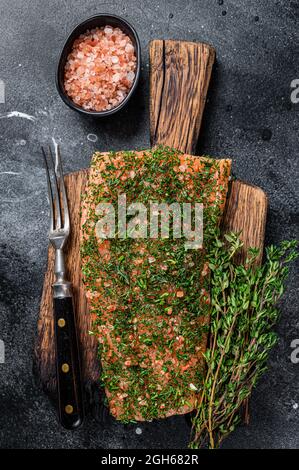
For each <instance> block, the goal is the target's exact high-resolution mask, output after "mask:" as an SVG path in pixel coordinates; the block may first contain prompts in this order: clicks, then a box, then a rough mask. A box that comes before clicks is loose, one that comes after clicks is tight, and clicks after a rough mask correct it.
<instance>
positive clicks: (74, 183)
mask: <svg viewBox="0 0 299 470" xmlns="http://www.w3.org/2000/svg"><path fill="white" fill-rule="evenodd" d="M214 60H215V51H214V49H213V48H212V47H211V46H209V45H207V44H201V43H190V42H181V41H170V40H167V41H163V40H154V41H152V42H151V43H150V67H151V69H150V136H151V143H152V145H156V144H158V143H162V144H165V145H169V146H172V147H175V148H178V149H180V150H181V151H183V152H185V153H189V154H193V153H194V151H195V148H196V144H197V140H198V135H199V130H200V125H201V121H202V115H203V110H204V106H205V101H206V95H207V91H208V86H209V82H210V77H211V71H212V67H213V63H214ZM235 170H236V169H235ZM88 172H89V170H88V169H86V170H82V171H79V172H77V173H72V174H69V175H67V176H66V177H65V181H66V188H67V194H68V200H69V209H70V217H71V226H72V234H71V237H70V240H69V244H68V255H67V261H66V264H67V271H68V275H69V278H70V280H71V281H72V283H73V286H74V303H75V312H76V316H77V325H78V334H79V342H80V349H81V355H82V375H83V381H84V387H85V394H86V401H87V404H90V405H91V406H92V408H93V410H94V413H95V415H96V416H97V414H98V412H99V410H100V408H101V407H99V406H98V405H99V397H100V394H99V387H98V379H99V374H100V363H99V358H98V354H97V341H96V339H95V337H93V336H91V335H89V333H88V332H89V330H90V329H91V323H90V317H89V312H88V306H87V303H86V299H85V294H84V288H83V285H82V279H81V268H80V255H79V235H80V201H81V194H82V193H83V192H84V189H85V185H86V182H87V179H88ZM266 213H267V197H266V195H265V193H264V192H263V191H262V190H261V189H260V188H258V187H255V186H251V185H248V184H246V183H244V182H242V181H233V182H232V183H231V188H230V194H229V197H228V201H227V206H226V212H225V215H224V220H223V230H224V231H230V230H233V231H236V232H239V231H242V239H243V241H244V249H243V253H242V255H241V256H242V257H243V258H244V256H245V253H246V249H247V248H248V247H249V246H254V247H258V248H260V249H261V250H262V249H263V245H264V234H265V225H266ZM260 260H261V258H260V259H259V260H258V261H260ZM53 266H54V252H53V249H52V248H51V247H50V248H49V252H48V265H47V271H46V275H45V279H44V287H43V293H42V300H41V306H40V314H39V320H38V335H37V341H36V347H35V366H36V367H35V369H36V372H37V374H38V377H39V378H40V380H41V383H42V386H43V388H44V390H45V391H46V392H47V393H48V394H49V395H50V396H51V397H53V398H55V395H56V378H55V374H56V372H55V356H54V354H55V348H54V326H53V316H52V293H51V285H52V283H53V281H54V273H53Z"/></svg>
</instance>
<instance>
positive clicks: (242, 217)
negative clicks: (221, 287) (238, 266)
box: [222, 181, 268, 264]
mask: <svg viewBox="0 0 299 470" xmlns="http://www.w3.org/2000/svg"><path fill="white" fill-rule="evenodd" d="M267 209H268V198H267V196H266V194H265V193H264V191H263V190H262V189H260V188H258V187H257V186H252V185H250V184H247V183H244V182H243V181H233V182H232V183H231V188H230V194H229V197H228V200H227V204H226V210H225V214H224V218H223V225H222V229H223V231H224V232H230V231H233V232H241V239H242V241H243V243H244V246H243V248H242V250H241V252H240V254H239V256H238V261H240V262H241V261H245V259H246V255H247V251H248V248H250V247H254V248H259V249H260V255H259V257H258V258H257V259H256V263H257V264H260V263H261V261H262V256H263V248H264V239H265V230H266V219H267Z"/></svg>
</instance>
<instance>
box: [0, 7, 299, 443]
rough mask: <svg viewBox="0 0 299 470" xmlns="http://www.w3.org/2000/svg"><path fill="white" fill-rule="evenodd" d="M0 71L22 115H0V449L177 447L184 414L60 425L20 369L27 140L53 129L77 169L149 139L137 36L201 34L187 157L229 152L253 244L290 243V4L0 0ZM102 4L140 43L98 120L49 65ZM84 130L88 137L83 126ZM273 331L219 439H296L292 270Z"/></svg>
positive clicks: (24, 326) (293, 46)
mask: <svg viewBox="0 0 299 470" xmlns="http://www.w3.org/2000/svg"><path fill="white" fill-rule="evenodd" d="M0 11H1V15H0V31H1V46H0V50H1V62H0V79H2V80H3V81H4V82H5V85H6V103H5V104H0V117H1V115H2V114H3V113H5V112H9V111H20V112H25V113H28V114H30V115H33V116H35V117H36V121H35V122H31V121H28V120H24V119H20V118H10V119H0V136H1V145H0V204H1V209H0V213H1V230H0V244H1V248H0V258H1V259H0V271H1V278H0V339H2V340H4V342H5V346H6V363H5V364H0V447H2V448H9V447H10V448H19V447H22V448H24V447H25V448H74V447H80V448H89V447H97V448H98V447H102V448H134V447H141V448H184V447H186V446H187V442H188V432H189V430H188V426H187V423H186V421H185V419H184V418H179V417H175V418H171V419H168V420H165V421H163V422H159V423H148V424H142V425H140V426H138V427H140V428H141V429H142V434H141V435H137V434H136V432H135V431H136V427H137V426H136V425H130V426H123V425H121V424H117V423H115V422H109V423H107V424H106V425H105V426H101V425H100V424H99V423H96V422H95V421H94V420H93V418H92V417H88V419H87V420H86V424H85V426H84V427H83V428H81V429H80V430H78V431H77V432H75V433H73V434H72V433H69V432H67V431H64V430H63V429H61V428H60V427H59V425H58V424H57V421H56V416H55V409H54V408H53V406H52V405H51V404H50V403H49V401H48V399H47V397H46V396H45V395H44V394H43V393H42V392H41V390H40V389H39V387H38V386H37V385H36V383H35V379H34V377H33V374H32V361H33V343H34V338H35V335H36V322H37V316H38V308H39V302H40V294H41V288H42V282H43V274H44V271H45V264H46V249H47V241H46V234H47V229H48V205H47V199H46V186H45V174H44V170H43V167H42V160H41V155H40V146H41V144H43V143H46V142H49V141H50V138H51V137H52V136H54V137H55V138H56V140H57V141H59V142H60V143H61V145H62V152H63V159H64V167H65V170H66V171H68V172H69V171H74V170H78V169H80V168H84V167H87V166H88V165H89V161H90V156H91V154H92V153H93V151H94V150H95V149H100V150H112V149H115V150H117V149H133V148H144V147H147V146H149V130H148V129H149V122H148V48H147V45H148V41H149V40H150V39H152V38H175V39H188V40H195V41H204V42H209V43H210V44H212V45H213V46H215V48H216V51H217V64H216V66H215V68H214V73H213V80H212V84H211V88H210V94H209V97H210V98H209V102H208V104H207V108H206V112H205V115H204V126H203V129H202V132H201V136H200V139H199V144H198V153H200V154H202V153H205V154H209V155H212V156H215V157H224V156H228V157H231V158H232V159H233V168H234V173H235V174H236V175H237V176H238V177H239V178H242V179H244V180H246V181H248V182H250V183H253V184H256V185H258V186H261V187H262V188H263V189H264V190H265V191H266V192H267V193H268V195H269V199H270V210H269V217H268V225H267V243H272V242H278V241H280V240H282V239H283V238H294V237H296V238H298V189H297V188H298V150H299V148H298V147H299V146H298V125H299V120H298V112H299V104H297V105H296V104H292V103H291V100H290V94H291V88H290V84H291V81H292V80H294V79H296V78H299V67H298V64H299V60H298V55H299V54H298V32H299V28H298V19H299V2H298V1H286V0H285V1H275V0H271V1H270V0H224V1H223V2H222V1H221V0H193V1H192V0H180V1H178V0H177V1H166V0H148V1H147V0H133V1H127V0H122V1H113V0H111V1H109V2H104V1H94V0H84V1H82V0H52V1H51V2H45V1H43V0H39V1H38V0H0ZM97 12H100V13H104V12H107V13H116V14H119V15H120V16H123V17H125V18H127V19H128V20H129V21H130V22H132V24H133V25H134V26H135V27H136V29H137V32H138V33H139V35H140V39H141V42H142V52H143V70H142V79H141V83H140V87H139V90H138V92H137V94H136V96H135V98H134V99H133V100H132V102H131V103H130V105H129V107H128V108H127V109H126V110H125V111H123V112H122V113H121V114H118V115H116V116H114V117H111V118H109V119H107V120H105V121H100V122H99V121H93V120H91V119H89V118H84V117H81V116H80V115H78V114H76V113H74V112H73V111H71V110H70V109H68V108H67V107H66V106H65V105H64V103H63V102H62V101H61V99H60V98H59V96H58V94H57V92H56V89H55V85H54V71H55V67H56V60H57V56H58V53H59V51H60V49H61V46H62V43H63V41H64V39H65V38H66V36H67V34H68V33H69V32H70V30H71V29H72V27H73V26H74V25H75V24H76V23H77V22H79V21H80V20H83V19H85V18H87V17H89V16H92V15H93V14H95V13H97ZM90 133H92V134H96V135H97V137H98V141H97V142H96V143H92V142H90V141H89V140H88V139H87V135H88V134H90ZM281 307H282V308H281V310H282V319H281V322H280V325H279V328H278V332H279V336H280V340H279V343H278V345H277V347H276V348H275V350H274V351H273V354H272V355H271V359H270V361H269V371H268V373H267V375H266V376H265V377H264V378H263V380H262V381H261V382H260V384H259V387H258V388H257V390H256V391H255V393H254V395H253V398H252V401H251V414H252V419H251V424H250V425H249V426H248V427H245V426H241V427H240V428H239V429H238V430H237V431H236V432H235V433H234V434H233V435H232V436H231V437H230V438H229V439H228V440H227V441H226V442H225V444H224V447H230V448H260V447H261V448H267V447H268V448H269V447H274V448H276V447H279V448H299V431H298V429H299V406H298V403H299V380H298V379H299V364H297V365H296V364H292V363H291V360H290V353H291V348H290V343H291V341H292V340H293V339H295V338H299V320H298V318H299V316H298V314H299V312H298V276H297V277H296V269H295V267H294V268H293V269H292V272H291V276H290V278H289V282H288V288H287V293H286V295H285V297H284V300H283V302H282V305H281Z"/></svg>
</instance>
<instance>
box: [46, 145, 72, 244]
mask: <svg viewBox="0 0 299 470" xmlns="http://www.w3.org/2000/svg"><path fill="white" fill-rule="evenodd" d="M42 154H43V157H44V161H45V168H46V173H47V185H48V194H49V201H50V216H51V224H50V234H51V232H55V231H59V232H62V231H63V232H65V234H66V235H68V233H69V229H70V220H69V209H68V202H67V196H66V189H65V184H64V178H63V171H62V163H61V156H60V149H59V146H58V144H56V143H54V155H55V159H54V156H53V151H52V148H51V146H50V145H49V146H48V147H47V149H45V148H44V147H42ZM49 163H50V165H51V167H52V168H53V177H52V178H51V171H50V165H49Z"/></svg>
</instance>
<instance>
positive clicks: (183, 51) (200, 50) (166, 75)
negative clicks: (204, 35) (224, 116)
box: [150, 40, 215, 154]
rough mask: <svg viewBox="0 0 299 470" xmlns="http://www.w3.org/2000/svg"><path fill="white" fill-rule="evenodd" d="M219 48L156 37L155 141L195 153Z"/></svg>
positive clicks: (153, 50)
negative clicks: (216, 50) (216, 51)
mask: <svg viewBox="0 0 299 470" xmlns="http://www.w3.org/2000/svg"><path fill="white" fill-rule="evenodd" d="M214 60H215V50H214V48H213V47H212V46H209V45H208V44H203V43H194V42H184V41H171V40H153V41H151V43H150V62H151V69H150V135H151V144H152V145H156V144H157V143H159V144H164V145H169V146H171V147H174V148H177V149H179V150H181V151H182V152H184V153H189V154H194V151H195V148H196V145H197V140H198V135H199V130H200V125H201V121H202V116H203V111H204V107H205V103H206V95H207V91H208V87H209V83H210V78H211V72H212V67H213V64H214Z"/></svg>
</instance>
